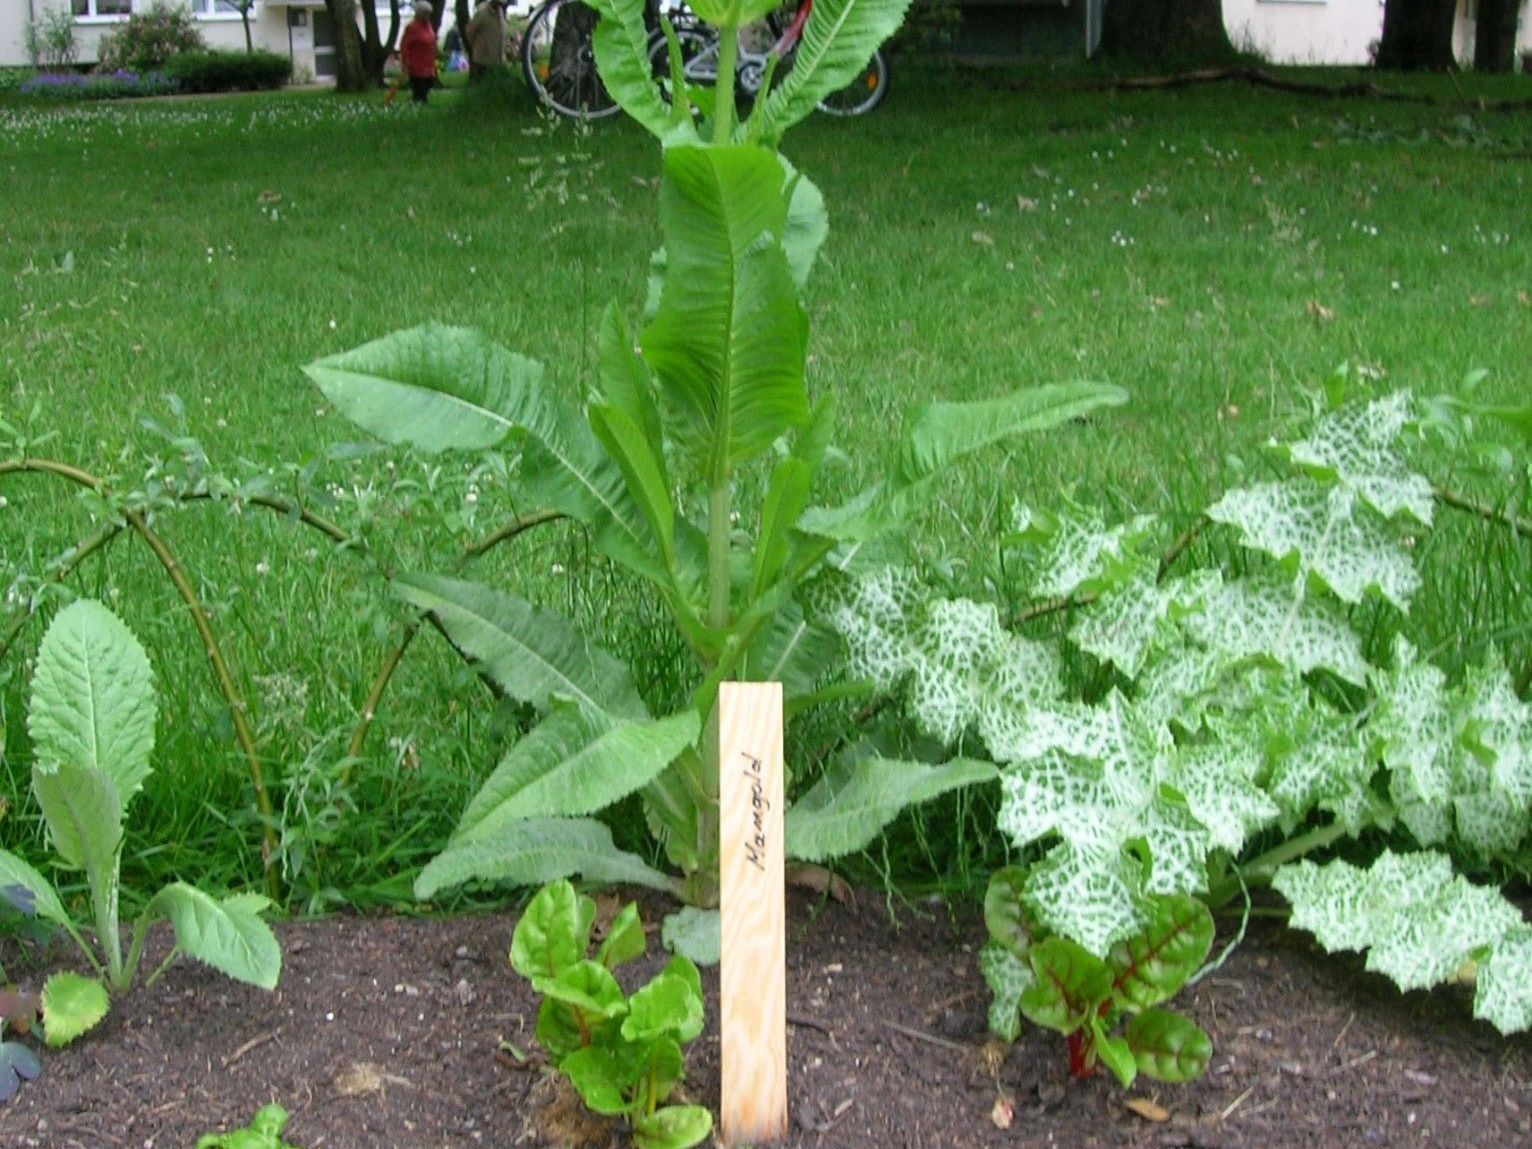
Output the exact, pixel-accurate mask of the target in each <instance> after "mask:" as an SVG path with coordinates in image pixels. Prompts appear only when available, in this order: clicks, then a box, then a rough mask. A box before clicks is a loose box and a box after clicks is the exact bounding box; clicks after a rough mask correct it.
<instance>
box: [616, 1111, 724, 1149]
mask: <svg viewBox="0 0 1532 1149" xmlns="http://www.w3.org/2000/svg"><path fill="white" fill-rule="evenodd" d="M712 1131H713V1115H712V1113H710V1112H709V1111H708V1110H707V1109H706V1108H705V1107H704V1106H701V1105H666V1106H664V1107H662V1108H660V1109H656V1110H655V1111H654V1112H653V1113H649V1114H646V1115H644V1116H642V1117H639V1118H637V1119H635V1120H634V1122H633V1144H634V1145H635V1146H636V1149H691V1146H693V1145H699V1144H701V1143H702V1142H703V1141H706V1140H707V1137H708V1134H709V1133H711V1132H712Z"/></svg>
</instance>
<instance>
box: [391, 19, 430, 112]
mask: <svg viewBox="0 0 1532 1149" xmlns="http://www.w3.org/2000/svg"><path fill="white" fill-rule="evenodd" d="M399 65H400V67H402V68H403V69H404V74H405V75H406V76H407V77H409V81H410V95H411V97H412V98H413V99H414V101H415V102H416V103H417V104H423V103H425V102H426V99H427V97H429V96H430V94H431V89H432V88H433V87H434V86H435V85H436V29H435V28H433V27H432V26H431V5H430V4H428V3H427V2H426V0H416V4H415V18H414V19H413V20H411V21H410V22H409V23H408V24H406V25H405V26H404V35H403V36H400V37H399Z"/></svg>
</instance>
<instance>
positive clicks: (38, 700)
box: [27, 600, 154, 805]
mask: <svg viewBox="0 0 1532 1149" xmlns="http://www.w3.org/2000/svg"><path fill="white" fill-rule="evenodd" d="M27 731H28V732H29V733H30V734H31V736H32V741H33V742H34V743H35V745H36V755H37V762H38V768H39V769H41V770H43V771H44V772H47V771H49V770H51V769H52V768H53V767H54V766H56V765H58V764H60V763H67V764H69V765H71V766H75V767H77V768H79V769H82V770H100V771H101V772H102V773H103V774H104V775H106V777H107V778H109V779H111V782H112V785H113V786H115V787H116V789H117V794H118V799H119V801H120V802H121V803H122V804H124V805H126V803H127V802H128V800H129V799H130V798H132V797H133V795H134V794H136V793H137V792H138V790H139V788H140V787H141V786H142V785H143V781H144V779H145V778H146V777H148V775H149V771H150V766H149V756H150V754H151V753H152V752H153V750H154V676H153V673H152V672H151V670H150V668H149V656H148V655H147V654H145V653H144V648H143V647H142V646H140V645H139V642H138V639H137V638H135V637H134V636H133V632H132V631H131V630H129V629H128V628H127V626H126V625H124V624H123V622H122V621H121V620H120V619H119V618H118V617H117V616H116V615H115V614H113V613H112V612H111V611H110V610H108V609H107V608H106V607H105V606H103V605H102V604H101V603H99V602H93V601H90V600H81V601H79V602H74V603H71V604H70V605H68V606H66V607H65V608H64V609H63V610H61V611H59V613H58V614H57V615H56V616H54V619H53V622H52V623H51V624H50V625H49V627H48V631H47V633H46V634H44V635H43V641H42V646H41V647H40V648H39V649H38V652H37V669H36V671H35V672H34V673H33V676H32V699H31V709H30V710H29V711H28V713H27Z"/></svg>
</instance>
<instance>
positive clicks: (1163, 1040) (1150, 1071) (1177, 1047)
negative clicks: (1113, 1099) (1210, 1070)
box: [1123, 1009, 1213, 1082]
mask: <svg viewBox="0 0 1532 1149" xmlns="http://www.w3.org/2000/svg"><path fill="white" fill-rule="evenodd" d="M1123 1039H1124V1040H1125V1041H1126V1042H1127V1045H1128V1049H1129V1050H1130V1051H1131V1052H1132V1054H1133V1060H1134V1061H1135V1062H1136V1063H1137V1065H1138V1071H1139V1072H1140V1073H1142V1074H1143V1075H1144V1076H1145V1077H1152V1078H1153V1079H1154V1080H1156V1081H1171V1082H1180V1081H1191V1080H1192V1079H1193V1078H1195V1077H1200V1076H1202V1073H1203V1071H1204V1070H1206V1069H1207V1067H1208V1062H1209V1061H1211V1060H1212V1058H1213V1042H1212V1039H1211V1038H1209V1037H1208V1035H1207V1034H1206V1033H1204V1032H1202V1030H1201V1029H1200V1028H1199V1027H1198V1026H1197V1023H1196V1022H1194V1021H1192V1020H1191V1019H1190V1018H1186V1017H1182V1016H1181V1015H1180V1014H1178V1013H1171V1012H1170V1011H1169V1010H1164V1009H1150V1010H1146V1011H1144V1012H1143V1013H1140V1014H1138V1015H1136V1016H1135V1017H1133V1018H1132V1019H1130V1020H1129V1022H1128V1026H1127V1029H1126V1030H1125V1031H1124V1033H1123Z"/></svg>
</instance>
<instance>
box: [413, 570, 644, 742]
mask: <svg viewBox="0 0 1532 1149" xmlns="http://www.w3.org/2000/svg"><path fill="white" fill-rule="evenodd" d="M393 588H394V590H395V592H396V593H397V594H398V595H399V596H400V597H401V598H403V599H404V600H405V601H406V602H409V603H411V604H412V605H414V606H416V607H418V608H420V609H421V610H428V611H430V612H431V613H432V614H433V615H435V616H436V619H437V621H438V622H440V624H441V627H442V630H443V631H445V632H446V635H447V637H448V638H450V639H451V640H452V642H453V644H454V645H455V646H457V647H458V649H460V650H461V651H463V653H464V654H466V655H468V657H470V658H472V659H473V660H474V661H475V662H477V663H478V664H479V665H480V666H482V667H483V669H484V671H485V672H486V673H487V674H489V676H490V677H491V678H493V679H494V680H495V682H496V683H497V684H498V685H499V686H500V687H501V688H502V689H503V690H505V692H506V693H507V694H509V695H510V696H511V697H513V698H516V699H519V700H521V701H523V702H530V703H531V704H532V705H533V706H536V707H537V708H538V709H539V710H542V711H547V710H548V709H549V708H550V707H551V706H552V705H553V702H554V700H555V699H556V698H568V699H570V700H572V701H573V702H575V703H577V704H578V705H579V706H580V707H582V708H583V709H585V710H588V711H591V712H592V713H597V714H608V715H611V716H613V717H615V718H646V717H648V711H647V710H646V709H645V707H644V704H643V700H642V699H641V698H639V696H638V689H637V687H635V686H634V685H633V677H632V675H631V674H630V673H629V671H628V668H627V667H626V666H624V665H623V664H622V663H621V662H619V661H618V660H617V659H616V658H614V657H613V656H612V655H610V654H608V653H607V652H606V651H604V650H602V649H601V648H600V647H597V646H593V645H592V644H591V643H590V642H588V641H587V640H586V638H585V636H584V635H582V634H581V633H580V632H579V631H577V630H576V629H575V628H574V627H573V626H571V625H570V624H569V622H568V620H567V619H565V618H564V617H563V616H562V615H559V614H555V613H554V612H552V611H549V610H544V609H543V608H542V607H537V606H533V605H532V604H531V603H529V602H527V601H526V600H524V599H520V598H517V597H516V596H515V595H512V594H507V593H505V592H503V591H497V590H491V589H490V588H488V587H485V586H481V585H479V584H478V583H471V582H463V581H461V580H459V579H451V578H445V577H443V576H440V575H432V574H408V575H400V576H398V577H396V578H395V579H394V580H393Z"/></svg>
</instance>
